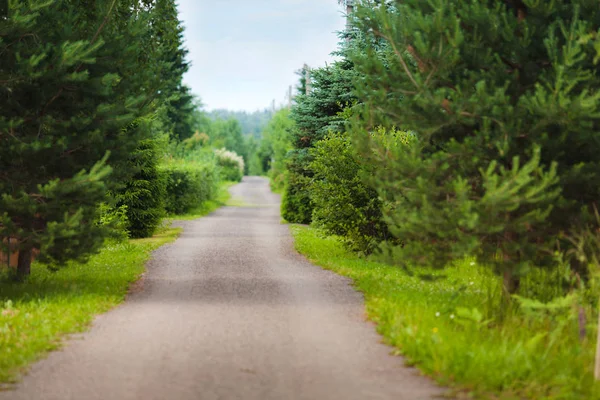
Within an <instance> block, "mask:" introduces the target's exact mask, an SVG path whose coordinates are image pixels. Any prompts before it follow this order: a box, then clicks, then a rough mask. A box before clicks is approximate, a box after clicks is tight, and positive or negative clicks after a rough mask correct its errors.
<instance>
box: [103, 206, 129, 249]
mask: <svg viewBox="0 0 600 400" xmlns="http://www.w3.org/2000/svg"><path fill="white" fill-rule="evenodd" d="M98 208H99V210H98V220H97V221H96V223H97V224H99V225H103V226H105V227H107V228H108V229H109V230H110V236H109V238H110V239H112V240H114V241H116V242H123V241H124V240H126V239H128V238H129V230H128V228H129V220H128V219H127V206H124V205H123V206H121V207H114V206H111V205H110V204H108V203H101V204H100V205H99V206H98Z"/></svg>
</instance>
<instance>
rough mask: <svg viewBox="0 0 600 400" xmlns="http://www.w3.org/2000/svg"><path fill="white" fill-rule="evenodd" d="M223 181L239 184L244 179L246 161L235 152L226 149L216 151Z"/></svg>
mask: <svg viewBox="0 0 600 400" xmlns="http://www.w3.org/2000/svg"><path fill="white" fill-rule="evenodd" d="M215 158H216V162H217V166H218V167H219V174H220V176H221V180H223V181H230V182H239V181H241V180H242V178H243V177H244V168H245V167H244V159H243V158H242V156H240V155H238V154H237V153H236V152H234V151H229V150H227V149H225V148H223V149H219V150H215Z"/></svg>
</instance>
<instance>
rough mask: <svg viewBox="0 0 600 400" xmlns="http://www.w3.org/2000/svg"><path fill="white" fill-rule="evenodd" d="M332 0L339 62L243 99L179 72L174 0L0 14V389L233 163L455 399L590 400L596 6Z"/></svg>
mask: <svg viewBox="0 0 600 400" xmlns="http://www.w3.org/2000/svg"><path fill="white" fill-rule="evenodd" d="M332 1H333V0H332ZM342 3H344V4H345V5H347V6H348V8H347V9H348V12H349V14H348V16H347V17H348V29H347V30H346V31H344V32H341V33H340V43H339V47H338V48H337V49H336V51H335V54H336V56H337V61H336V62H334V63H332V64H329V65H327V66H325V67H322V68H316V69H311V70H310V74H309V76H310V82H309V86H308V87H307V84H308V82H307V81H306V76H307V74H305V71H302V70H301V71H300V73H299V76H300V77H301V79H300V80H299V81H298V82H296V93H295V96H294V99H293V103H292V105H291V107H290V108H283V109H279V110H275V111H272V110H268V109H265V110H263V111H257V112H255V113H249V112H236V111H230V110H213V111H212V112H207V111H205V110H204V109H203V107H202V103H201V101H200V99H198V98H197V97H195V96H194V95H193V94H192V93H191V90H190V88H188V87H187V86H186V85H185V84H184V83H183V75H184V74H185V73H186V72H187V71H188V69H189V63H188V61H187V59H186V57H187V50H186V49H185V47H184V44H183V27H182V23H181V21H180V19H179V16H178V14H177V8H176V2H175V1H174V0H118V1H117V0H113V1H95V2H88V1H82V0H55V1H37V0H36V1H34V0H32V1H27V2H17V1H12V0H11V1H9V2H8V4H9V6H8V7H4V8H0V54H1V55H2V56H1V61H0V94H1V96H0V238H2V242H1V247H0V255H1V256H2V257H1V259H0V261H1V262H2V263H3V265H5V266H6V267H4V266H3V267H0V310H3V311H2V312H1V315H0V356H2V348H3V347H4V348H6V349H11V351H12V353H11V356H6V357H0V382H11V381H14V380H15V379H16V377H17V376H18V370H19V369H21V368H24V367H25V366H27V365H28V364H29V363H31V362H33V361H35V360H37V359H38V358H39V354H40V352H43V351H47V350H50V349H52V348H54V346H55V345H54V341H55V337H56V336H57V335H60V334H63V333H65V332H74V331H81V330H84V329H85V327H86V326H88V324H89V323H90V321H91V319H92V317H93V315H95V314H97V313H100V312H104V311H106V310H108V309H110V308H111V307H113V306H114V305H116V304H118V303H119V302H121V301H123V299H124V297H125V294H126V293H127V290H128V287H129V285H130V283H131V282H134V281H135V280H136V279H137V278H138V277H139V275H140V273H142V272H143V271H144V263H145V262H146V261H147V260H148V259H149V257H150V254H151V251H153V250H155V249H156V248H158V247H159V246H160V245H162V244H164V243H166V242H169V241H173V240H175V238H176V237H177V235H178V234H179V232H180V228H173V227H170V225H169V223H170V221H172V220H173V219H194V218H199V217H200V216H203V215H206V214H207V213H209V212H212V211H214V210H215V209H216V208H217V207H219V206H222V205H223V204H225V202H226V200H227V199H228V197H229V194H228V192H227V189H228V188H229V187H231V186H232V185H234V184H235V183H237V182H240V181H242V180H243V177H244V176H246V175H250V176H267V177H268V179H269V182H270V187H271V189H272V191H273V192H275V193H279V194H281V198H282V200H281V217H282V219H283V220H284V221H283V222H284V223H287V224H289V229H290V230H291V232H292V234H293V236H294V239H295V248H296V249H297V250H298V251H299V252H300V253H302V254H303V255H305V256H306V257H307V258H308V259H309V260H310V261H312V262H313V263H315V264H317V265H319V266H322V267H324V268H326V269H328V270H331V271H334V272H336V273H338V274H341V275H344V276H347V277H349V278H351V279H352V280H353V282H354V286H355V287H356V288H357V290H359V291H361V292H362V293H363V294H364V296H365V303H366V314H367V316H368V318H369V319H371V320H372V321H374V322H376V324H377V330H378V332H379V333H380V334H381V335H382V336H383V337H384V341H385V342H386V343H387V344H389V345H391V346H393V348H394V350H393V351H394V352H396V353H397V354H401V355H402V356H404V357H405V359H406V361H407V363H408V364H409V365H414V366H416V367H417V368H418V369H419V370H420V371H421V372H422V373H423V374H425V375H427V376H429V377H431V378H433V379H434V380H435V381H436V382H438V383H439V384H441V385H444V386H446V387H450V388H451V389H452V396H456V397H458V398H463V397H461V396H464V398H489V399H526V398H527V399H529V398H530V399H600V384H599V383H598V379H600V359H598V358H597V356H596V352H597V351H598V347H599V346H598V345H597V340H598V318H599V317H598V315H599V298H600V268H599V266H600V211H599V210H598V205H597V199H598V198H599V196H600V158H599V155H600V140H599V139H598V138H599V136H598V131H599V130H600V90H599V89H600V64H599V63H600V7H598V3H597V1H595V0H576V1H566V0H555V1H534V0H523V1H512V0H489V1H476V0H474V1H460V2H459V1H447V0H430V1H422V0H402V1H400V0H398V1H375V0H359V1H353V2H342ZM346 3H348V4H346ZM59 19H60V21H61V24H56V23H55V22H54V21H56V20H59ZM299 67H300V66H299ZM114 259H119V260H122V264H123V266H124V267H123V268H122V269H121V270H119V271H115V270H110V271H108V272H106V271H105V269H106V265H107V263H108V262H109V261H108V260H114ZM77 274H83V275H82V276H85V277H86V278H85V282H87V283H86V284H80V283H75V282H79V281H78V280H77V279H79V278H75V276H77ZM99 274H108V275H105V276H111V282H112V283H111V285H113V286H110V287H109V286H108V285H104V284H100V285H99V284H98V281H97V278H95V277H97V276H100V275H99ZM68 285H72V287H74V288H75V289H74V292H73V294H69V295H65V297H64V299H63V300H62V303H60V304H58V303H56V302H54V300H53V296H54V295H55V294H56V293H58V292H60V290H61V287H67V286H68ZM78 285H79V286H78ZM85 285H89V286H88V287H86V286H85ZM100 286H102V287H101V288H100ZM105 286H106V287H105ZM86 290H88V291H93V292H94V293H95V297H92V296H90V297H85V300H82V297H81V296H79V297H78V295H77V293H78V291H81V292H82V293H83V292H85V291H86ZM28 292H29V293H37V294H36V295H35V296H36V299H38V300H37V302H36V303H35V304H34V302H30V301H29V300H28V299H29V298H30V294H28ZM40 304H41V305H43V307H41V306H40ZM84 308H85V309H84ZM26 313H27V315H30V317H28V318H24V317H23V315H25V314H26ZM31 315H33V317H31ZM60 315H63V316H64V319H63V324H62V325H61V326H56V327H55V326H53V327H52V328H49V329H48V332H49V333H48V332H47V333H44V334H43V335H40V334H39V331H40V330H39V326H40V325H41V324H42V322H41V321H46V320H48V319H55V318H57V319H60V318H59V317H58V316H60ZM3 327H4V328H3ZM36 332H37V333H36ZM28 337H32V338H34V339H29V338H28ZM16 353H19V354H20V355H19V356H15V354H16ZM6 354H8V353H6ZM599 354H600V353H599Z"/></svg>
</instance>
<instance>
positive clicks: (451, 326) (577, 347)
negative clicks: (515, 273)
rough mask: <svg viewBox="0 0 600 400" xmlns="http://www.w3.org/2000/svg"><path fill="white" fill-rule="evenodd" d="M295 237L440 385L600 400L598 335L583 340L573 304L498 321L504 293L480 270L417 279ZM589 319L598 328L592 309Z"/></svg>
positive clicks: (424, 273) (323, 242)
mask: <svg viewBox="0 0 600 400" xmlns="http://www.w3.org/2000/svg"><path fill="white" fill-rule="evenodd" d="M292 233H293V234H294V237H295V239H296V248H297V249H298V251H300V252H301V253H302V254H304V255H306V256H307V257H308V258H309V259H310V260H311V261H313V262H315V263H317V264H318V265H321V266H323V267H324V268H326V269H330V270H332V271H334V272H337V273H339V274H342V275H344V276H347V277H349V278H351V279H353V281H354V286H355V287H356V288H357V289H358V290H360V291H361V292H363V293H364V295H365V300H366V307H367V313H368V316H369V318H370V319H371V320H373V321H374V322H376V323H377V329H378V331H379V332H380V333H381V334H382V335H383V336H384V338H385V341H386V342H387V343H388V344H391V345H393V346H395V347H396V348H397V349H398V350H397V354H400V353H401V354H402V355H403V356H404V357H406V359H407V361H408V363H409V364H414V365H416V366H417V367H418V368H419V369H420V370H421V371H423V372H424V373H426V374H427V375H429V376H431V377H433V378H435V379H436V380H437V381H438V382H440V383H441V384H444V385H449V386H454V387H455V390H457V391H467V392H471V393H469V394H468V395H467V396H470V397H474V398H486V399H488V398H489V399H522V398H531V399H564V400H569V399H600V384H598V383H597V382H595V381H594V362H593V361H594V352H595V349H594V343H595V334H596V332H595V326H594V324H591V325H590V326H588V329H589V330H591V332H592V333H593V334H592V335H590V339H589V340H587V339H586V340H584V341H580V340H579V331H578V325H577V323H576V322H574V321H576V320H577V308H573V307H569V306H567V307H563V306H564V305H565V304H570V303H569V302H570V301H572V300H573V297H571V298H565V299H561V300H558V301H556V302H554V303H550V304H548V305H545V306H544V305H541V306H540V304H539V303H536V302H528V303H526V306H531V305H533V307H529V309H532V308H536V307H538V309H540V307H541V309H544V310H556V311H551V312H548V311H544V312H537V313H534V314H533V315H534V316H533V317H531V316H530V315H532V314H531V313H529V312H527V313H526V312H525V311H523V312H521V311H519V309H517V308H514V309H513V310H512V313H511V314H510V315H509V316H508V317H506V318H505V319H503V320H501V321H500V320H497V319H495V317H496V314H495V311H496V308H497V304H499V303H500V302H501V301H502V299H501V298H502V294H501V292H502V289H501V287H502V283H501V281H500V280H499V279H498V278H497V277H496V276H494V275H493V274H491V273H490V271H489V269H487V268H482V267H479V266H478V265H476V264H475V263H474V262H473V261H470V260H464V261H460V262H456V263H454V264H453V265H452V266H451V267H449V268H447V269H445V270H443V271H440V270H431V269H426V270H423V269H417V270H415V271H414V272H412V273H411V271H410V270H408V271H406V270H402V269H399V268H397V267H394V266H391V265H386V264H382V263H379V262H376V261H374V260H372V259H365V258H360V257H358V256H357V255H355V254H353V253H351V252H349V251H347V250H346V249H344V247H343V246H342V245H341V242H339V241H338V240H337V238H335V237H328V238H323V237H321V236H320V235H319V233H318V232H317V231H316V230H314V229H311V228H303V227H293V228H292ZM585 314H586V315H587V318H588V321H595V319H592V318H591V316H592V315H594V316H595V315H596V314H595V313H593V314H592V310H591V308H589V307H587V308H585ZM557 321H558V322H557ZM560 321H569V323H563V322H560Z"/></svg>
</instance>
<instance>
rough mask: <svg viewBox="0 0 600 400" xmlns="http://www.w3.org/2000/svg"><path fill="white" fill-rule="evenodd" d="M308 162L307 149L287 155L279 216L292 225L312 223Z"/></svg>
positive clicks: (310, 176)
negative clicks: (285, 175) (285, 176)
mask: <svg viewBox="0 0 600 400" xmlns="http://www.w3.org/2000/svg"><path fill="white" fill-rule="evenodd" d="M310 162H311V155H310V153H309V151H308V149H299V150H293V151H291V152H290V153H289V154H288V159H287V169H288V171H287V179H286V180H285V181H286V182H285V187H284V190H283V198H282V201H281V216H282V217H283V218H284V219H285V220H286V221H288V222H291V223H294V224H309V223H310V222H311V221H312V212H313V205H312V201H311V199H310V186H311V183H312V172H311V171H310Z"/></svg>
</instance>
